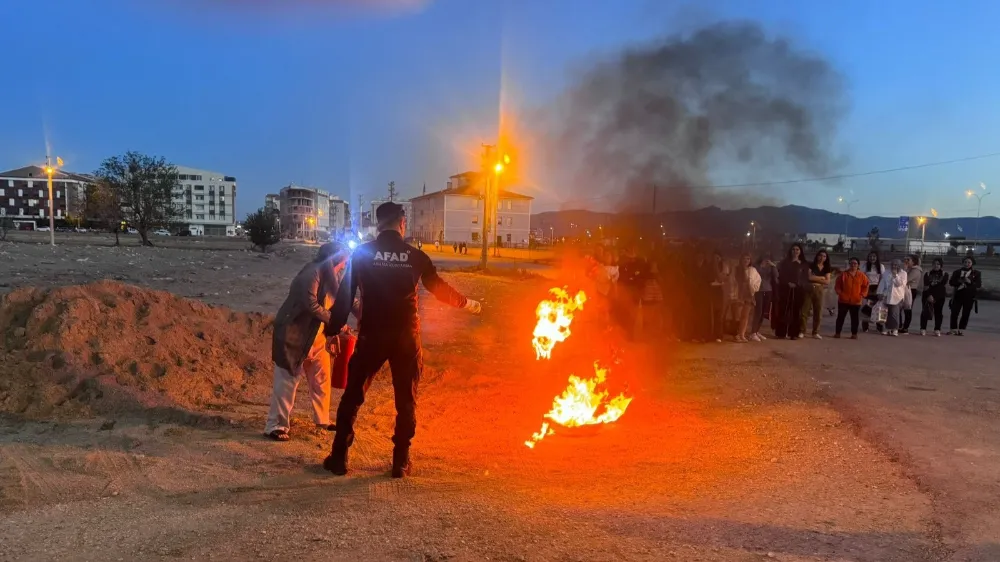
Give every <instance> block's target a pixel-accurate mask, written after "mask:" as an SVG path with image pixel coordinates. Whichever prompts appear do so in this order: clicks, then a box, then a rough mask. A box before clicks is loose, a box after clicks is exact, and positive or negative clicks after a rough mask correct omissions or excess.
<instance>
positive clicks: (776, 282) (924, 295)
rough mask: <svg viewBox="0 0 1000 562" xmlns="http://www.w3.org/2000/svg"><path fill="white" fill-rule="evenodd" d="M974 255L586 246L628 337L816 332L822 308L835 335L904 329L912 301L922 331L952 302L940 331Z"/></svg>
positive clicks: (976, 281) (972, 299)
mask: <svg viewBox="0 0 1000 562" xmlns="http://www.w3.org/2000/svg"><path fill="white" fill-rule="evenodd" d="M975 263H976V262H975V259H974V258H972V257H971V256H969V257H966V258H965V259H964V260H963V263H962V266H961V267H960V268H959V269H957V270H956V271H954V272H952V273H948V272H946V271H945V269H944V262H943V261H942V260H941V259H939V258H936V259H934V260H933V262H932V264H931V267H930V269H928V270H927V271H924V269H923V268H922V266H921V265H920V257H919V256H917V255H910V256H907V257H906V258H905V259H903V260H898V259H894V260H892V261H891V262H890V263H889V265H888V266H886V265H884V264H882V262H881V259H880V256H879V253H878V252H876V251H872V252H870V253H869V254H868V255H867V256H866V258H865V260H864V263H862V262H861V260H859V259H858V258H854V257H852V258H850V259H849V260H848V261H847V263H846V264H843V266H842V267H835V266H834V264H833V263H832V261H831V259H830V255H829V253H828V252H827V251H826V250H823V249H820V250H818V251H816V253H815V254H814V255H813V256H812V257H811V258H809V257H808V256H807V255H806V252H805V249H804V248H803V246H802V245H801V244H797V243H796V244H793V245H792V246H791V247H790V248H789V249H788V252H787V254H786V255H785V256H784V258H783V259H781V260H780V261H779V262H775V261H774V259H773V258H772V256H771V255H769V254H765V255H763V256H760V257H759V258H757V259H756V260H755V259H754V258H753V257H752V256H751V255H750V254H749V253H743V254H742V255H740V256H739V258H738V259H736V260H727V259H725V258H724V257H723V255H722V253H721V252H713V253H706V252H704V251H699V250H698V249H697V248H694V247H676V248H673V249H671V250H668V251H661V252H657V253H656V254H650V255H648V256H639V255H637V254H636V252H635V251H634V250H631V249H629V250H625V251H624V252H622V254H621V255H620V256H619V254H618V253H617V252H616V251H615V250H614V249H611V248H605V247H600V246H599V247H597V248H596V249H595V250H594V251H593V252H592V253H591V254H590V255H589V256H588V265H587V274H588V276H589V277H591V278H592V279H593V280H594V282H595V287H596V290H597V294H598V298H599V299H600V302H601V303H602V309H603V310H604V311H605V314H606V315H607V318H608V319H609V320H617V321H619V322H620V323H621V324H622V325H623V326H624V327H625V328H626V329H627V330H628V331H629V332H630V333H631V334H632V335H634V336H636V337H641V336H643V335H655V334H658V333H659V332H660V331H662V330H663V329H664V327H665V326H666V327H668V328H669V329H670V332H671V333H672V334H674V335H675V336H676V337H678V338H680V339H682V340H686V341H692V342H710V341H715V342H722V341H724V340H726V339H730V338H731V339H732V341H736V342H740V343H744V342H758V341H763V340H766V339H768V337H776V338H779V339H792V340H797V339H800V338H805V337H811V338H815V339H822V338H823V335H822V330H821V328H822V325H823V318H824V316H827V315H829V316H834V315H835V321H834V330H833V334H832V335H833V337H834V338H841V337H842V335H843V334H844V331H845V328H847V329H848V330H849V337H850V338H852V339H857V338H858V334H859V333H861V332H869V331H873V333H875V332H877V333H880V334H884V335H887V336H899V335H905V334H908V333H910V329H911V326H912V324H913V316H914V309H916V308H917V307H918V305H919V308H920V310H919V316H918V318H919V326H920V328H919V329H920V334H921V335H927V334H928V333H930V332H929V330H933V331H932V333H933V335H935V336H940V335H942V327H943V323H944V307H945V304H950V310H951V314H950V330H949V331H948V332H947V334H948V335H956V336H961V335H963V334H964V332H965V330H966V328H967V327H968V324H969V318H970V315H971V313H972V311H973V310H974V309H975V308H976V293H977V291H978V290H979V289H980V288H981V286H982V277H981V274H980V272H979V270H977V269H976V268H975ZM949 289H950V291H949ZM949 293H950V294H949ZM848 321H849V324H848ZM932 323H933V328H931V324H932ZM766 326H767V327H769V328H770V330H769V331H768V333H767V335H765V333H764V332H765V327H766ZM872 328H874V330H872Z"/></svg>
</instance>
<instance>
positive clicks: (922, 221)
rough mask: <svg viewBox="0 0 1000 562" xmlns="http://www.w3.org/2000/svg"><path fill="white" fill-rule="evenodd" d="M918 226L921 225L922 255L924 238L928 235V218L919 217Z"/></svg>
mask: <svg viewBox="0 0 1000 562" xmlns="http://www.w3.org/2000/svg"><path fill="white" fill-rule="evenodd" d="M917 224H919V225H920V253H921V254H923V253H924V238H925V237H926V235H927V217H917Z"/></svg>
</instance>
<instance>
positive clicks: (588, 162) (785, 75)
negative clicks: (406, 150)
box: [550, 22, 847, 213]
mask: <svg viewBox="0 0 1000 562" xmlns="http://www.w3.org/2000/svg"><path fill="white" fill-rule="evenodd" d="M846 107H847V104H846V101H845V87H844V83H843V80H842V78H841V75H840V74H839V73H838V72H837V71H836V70H835V69H834V68H832V67H831V65H830V64H829V63H828V62H827V61H826V60H824V59H823V58H821V57H820V56H819V55H817V54H814V53H808V52H805V51H803V50H801V49H798V48H796V46H795V45H793V44H792V42H791V41H789V40H788V39H785V38H780V37H773V36H769V35H768V34H767V33H765V32H764V30H763V29H762V28H761V27H760V26H759V25H758V24H756V23H753V22H726V23H717V24H713V25H711V26H708V27H704V28H701V29H698V30H696V31H694V32H693V33H690V34H682V35H675V36H671V37H668V38H666V39H665V40H662V41H659V42H656V43H654V44H649V45H644V46H641V47H636V48H630V49H628V50H626V51H624V52H622V53H621V54H620V55H618V56H616V57H614V58H613V59H611V60H606V61H603V62H600V63H597V64H596V65H594V66H593V67H591V68H590V69H589V70H588V71H586V72H585V73H584V74H583V75H582V76H581V77H580V79H579V80H578V81H577V82H576V83H575V84H574V85H573V86H571V87H570V89H569V90H568V91H567V93H566V94H565V96H564V97H563V98H561V99H560V103H559V104H558V111H557V114H558V124H557V125H556V131H557V134H556V135H555V138H554V139H553V140H554V141H555V142H554V146H550V149H555V150H554V151H553V152H551V153H550V154H551V155H552V156H554V157H555V159H554V160H553V162H552V165H553V166H563V167H565V166H566V164H567V163H569V165H570V167H572V168H573V169H574V170H575V171H576V172H577V173H576V174H575V178H574V180H573V181H574V186H575V187H576V189H574V190H573V191H574V192H575V193H574V194H575V196H576V198H579V199H580V200H584V201H585V200H588V199H589V200H597V201H598V204H593V203H591V204H589V205H586V206H588V207H591V208H596V207H603V208H605V209H608V210H611V209H615V210H621V211H641V212H646V213H648V212H649V211H650V210H652V204H653V186H654V185H655V186H657V194H656V207H657V209H656V210H657V211H667V210H686V209H692V208H700V207H705V206H708V205H718V206H720V207H724V208H735V207H742V206H751V205H752V206H756V205H760V204H768V203H773V202H774V199H773V195H772V194H773V193H774V191H773V190H770V191H768V190H732V189H724V190H723V189H715V188H710V187H707V186H710V185H711V184H712V181H711V179H710V177H716V178H718V177H725V178H727V179H728V180H729V181H730V182H734V183H744V182H748V183H749V182H760V181H768V180H773V179H785V178H787V177H788V175H793V176H795V177H798V176H801V175H810V176H812V175H819V176H821V175H826V174H828V173H830V171H831V170H832V169H833V168H835V167H836V163H837V160H836V158H834V157H832V156H831V147H830V145H831V143H832V141H833V139H834V136H835V133H836V130H837V125H838V123H839V121H840V118H841V117H842V115H843V113H844V111H845V109H846ZM713 171H716V172H721V174H711V172H713ZM601 200H603V202H600V201H601Z"/></svg>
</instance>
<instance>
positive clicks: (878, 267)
mask: <svg viewBox="0 0 1000 562" xmlns="http://www.w3.org/2000/svg"><path fill="white" fill-rule="evenodd" d="M862 270H863V271H864V273H865V275H866V276H867V277H868V309H869V310H871V308H872V307H874V306H875V303H876V302H878V299H879V294H878V285H879V283H881V282H882V274H883V273H885V266H884V265H882V261H881V260H880V259H879V257H878V252H876V251H875V250H872V251H871V252H868V258H867V259H866V260H865V265H864V268H862ZM875 327H876V328H878V331H879V332H881V331H882V324H879V323H876V324H875ZM861 330H862V331H864V332H867V331H868V320H867V319H865V320H862V321H861Z"/></svg>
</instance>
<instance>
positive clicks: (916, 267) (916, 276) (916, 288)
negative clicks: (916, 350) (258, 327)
mask: <svg viewBox="0 0 1000 562" xmlns="http://www.w3.org/2000/svg"><path fill="white" fill-rule="evenodd" d="M903 267H904V268H905V269H906V287H907V289H908V290H909V291H910V298H909V299H907V301H906V302H907V303H908V304H909V306H904V307H903V327H902V328H900V330H899V333H900V334H908V333H910V323H911V322H912V321H913V307H914V306H916V304H917V296H918V295H919V294H920V290H921V289H922V288H923V284H924V270H923V269H922V268H921V267H920V257H919V256H917V255H916V254H911V255H909V256H906V258H904V259H903Z"/></svg>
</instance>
